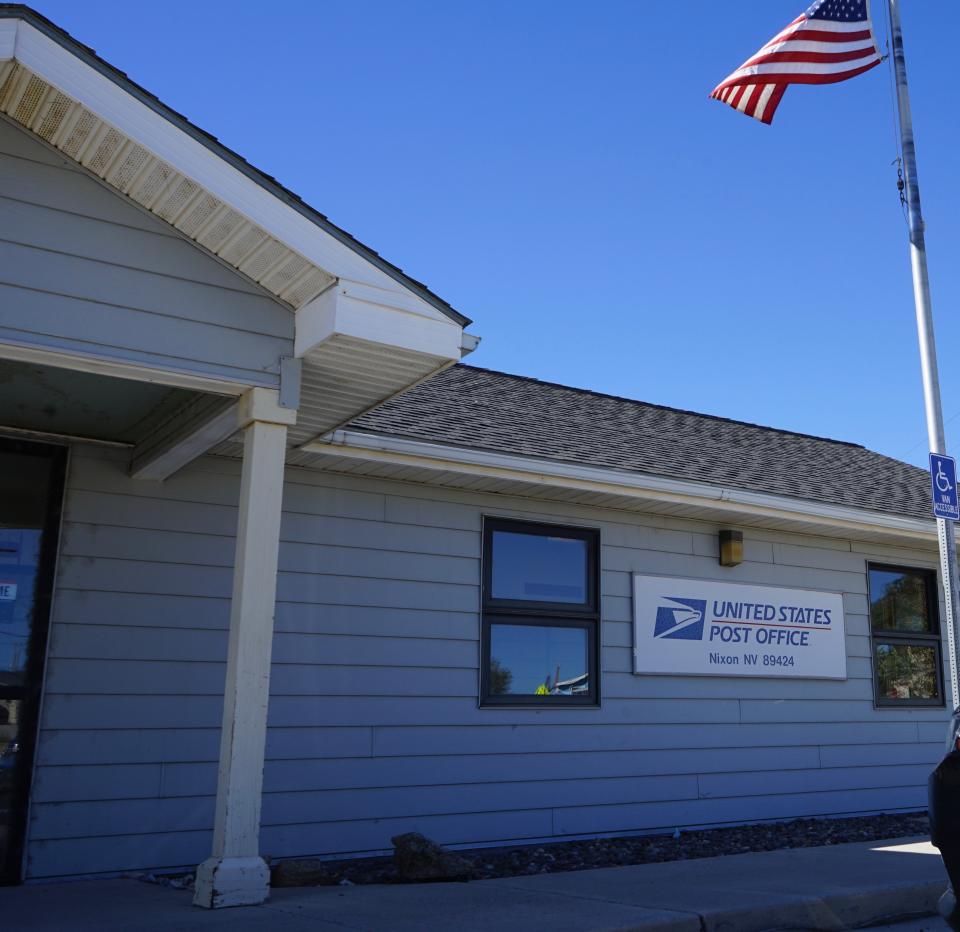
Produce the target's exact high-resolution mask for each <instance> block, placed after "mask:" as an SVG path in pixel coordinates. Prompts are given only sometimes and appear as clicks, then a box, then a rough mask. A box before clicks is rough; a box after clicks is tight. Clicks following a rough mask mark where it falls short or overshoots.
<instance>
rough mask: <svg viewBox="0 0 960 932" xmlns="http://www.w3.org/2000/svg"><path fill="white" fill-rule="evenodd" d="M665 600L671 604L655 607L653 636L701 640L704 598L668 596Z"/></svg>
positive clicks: (705, 611)
mask: <svg viewBox="0 0 960 932" xmlns="http://www.w3.org/2000/svg"><path fill="white" fill-rule="evenodd" d="M667 601H668V602H670V603H671V604H670V605H661V606H660V607H659V608H658V609H657V623H656V625H655V626H654V629H653V636H654V637H655V638H670V639H675V640H678V641H702V640H703V625H704V621H705V620H706V617H707V603H706V600H705V599H678V598H674V597H673V596H670V597H669V598H667Z"/></svg>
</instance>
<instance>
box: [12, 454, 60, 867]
mask: <svg viewBox="0 0 960 932" xmlns="http://www.w3.org/2000/svg"><path fill="white" fill-rule="evenodd" d="M65 463H66V449H65V448H63V447H54V446H47V445H45V444H39V443H28V442H24V441H19V440H5V439H0V883H4V884H10V883H18V882H19V881H20V864H21V860H22V855H23V839H24V832H25V829H26V814H27V796H28V793H29V789H30V773H31V769H32V765H33V744H34V739H35V735H36V729H37V714H38V712H39V707H40V693H41V689H42V685H43V665H44V656H45V654H46V646H47V629H48V627H49V621H50V599H51V594H52V591H53V575H54V567H55V561H56V554H57V532H58V528H59V524H60V503H61V499H62V497H63V480H64V470H65Z"/></svg>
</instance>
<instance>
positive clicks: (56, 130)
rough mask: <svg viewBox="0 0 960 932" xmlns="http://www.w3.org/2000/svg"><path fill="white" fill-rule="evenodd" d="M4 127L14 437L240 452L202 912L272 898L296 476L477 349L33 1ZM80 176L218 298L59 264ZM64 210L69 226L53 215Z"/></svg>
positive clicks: (8, 63)
mask: <svg viewBox="0 0 960 932" xmlns="http://www.w3.org/2000/svg"><path fill="white" fill-rule="evenodd" d="M0 131H2V132H5V133H6V134H7V138H8V140H10V139H12V143H11V145H12V149H11V148H10V147H9V146H8V148H7V151H4V150H3V149H2V147H0V161H2V162H4V165H6V166H7V167H10V169H11V171H10V172H7V173H6V177H7V181H6V188H5V187H4V173H3V172H0V207H2V208H3V209H4V210H7V211H8V212H9V213H10V214H11V217H13V218H14V220H15V221H16V222H17V223H18V224H21V225H20V227H19V228H20V229H21V230H22V231H23V235H22V237H21V241H20V242H17V243H16V244H15V247H16V249H17V250H19V252H17V253H16V254H14V253H10V255H9V256H8V257H7V258H3V259H0V262H2V265H0V287H3V288H5V289H9V293H10V295H11V297H10V298H9V299H6V298H5V299H4V300H3V301H2V302H0V405H2V407H0V410H2V414H0V433H6V434H8V435H9V434H15V435H21V436H24V435H29V436H30V437H33V438H38V439H47V440H51V441H55V442H71V441H75V440H83V441H90V442H95V443H108V444H111V445H114V446H118V447H121V448H123V449H125V450H127V451H128V453H129V470H130V473H131V475H132V476H133V477H134V478H136V479H140V480H143V481H162V480H163V479H165V478H167V477H169V476H171V475H173V474H174V473H175V472H176V471H177V470H179V469H181V468H182V467H183V466H185V465H186V464H188V463H189V462H191V461H192V460H193V459H195V458H197V457H199V456H201V455H202V454H204V453H205V452H208V451H210V450H213V449H216V450H218V452H226V453H231V454H234V455H237V456H241V457H242V459H243V469H242V480H241V489H240V498H239V502H238V505H239V522H238V528H237V542H236V556H235V562H234V581H233V592H232V603H231V617H230V632H229V648H228V658H227V673H226V686H225V693H224V698H225V702H224V716H223V728H222V743H221V753H220V771H219V784H218V793H217V807H216V820H215V827H214V842H213V851H212V854H211V857H210V859H208V860H207V861H206V862H204V864H203V865H202V866H201V869H200V871H199V873H198V878H197V894H196V902H197V903H198V905H202V906H207V907H211V906H227V905H240V904H244V903H258V902H262V901H263V899H264V898H265V897H266V896H267V893H268V884H269V875H268V872H267V868H266V865H265V863H264V862H263V860H262V859H261V857H260V852H259V822H260V796H261V786H262V771H263V750H264V740H265V730H266V712H267V701H268V695H269V674H270V654H271V643H272V634H273V614H274V601H275V590H276V574H277V551H278V537H279V524H280V513H281V498H282V492H283V473H284V468H285V466H286V464H287V463H288V462H290V460H291V459H292V458H295V457H296V456H297V453H296V450H297V449H299V448H301V447H302V446H303V445H304V444H307V443H309V442H311V441H312V440H315V439H317V438H319V437H321V436H324V435H326V434H328V433H329V432H330V431H331V430H335V429H337V428H338V427H340V426H341V425H344V424H346V423H347V422H349V421H351V420H352V419H354V418H355V417H357V416H358V415H359V414H361V413H363V412H364V411H367V410H369V409H371V408H373V407H375V406H377V405H379V404H380V403H382V402H383V401H385V400H387V399H389V398H391V397H393V396H395V395H396V394H398V393H401V392H403V391H404V390H406V389H408V388H409V387H411V386H412V385H415V384H416V383H418V382H420V381H422V380H423V379H426V378H429V377H430V376H431V375H433V374H435V373H437V372H439V371H440V370H442V369H444V368H445V367H447V366H450V365H452V364H453V363H455V362H456V361H458V360H459V359H460V358H461V356H463V355H464V354H465V353H467V352H469V351H470V350H471V349H473V348H474V347H475V346H476V343H477V339H476V338H475V337H471V336H469V335H467V334H465V333H464V328H465V327H466V326H467V325H468V324H469V320H468V319H467V318H465V317H464V316H463V315H461V314H459V313H458V312H457V311H455V310H454V309H453V308H451V307H450V306H449V305H448V304H446V302H444V301H443V300H442V299H440V298H439V297H437V296H436V295H434V294H433V293H432V292H430V291H429V290H428V289H427V288H425V287H424V286H423V285H421V284H420V283H418V282H416V281H414V280H413V279H411V278H409V277H408V276H407V275H405V274H404V273H403V272H402V271H401V270H399V269H397V268H396V267H395V266H393V265H391V264H390V263H388V262H386V261H385V260H384V259H382V258H381V257H380V256H379V255H377V254H376V253H374V252H373V251H372V250H370V249H368V248H367V247H365V246H364V245H362V244H361V243H359V242H357V241H356V240H355V239H353V238H352V237H351V236H350V235H349V234H347V233H345V232H344V231H343V230H341V229H339V228H338V227H336V226H335V225H334V224H332V223H330V221H328V220H327V219H326V218H325V217H323V216H322V215H321V214H319V213H317V212H316V211H314V210H313V209H312V208H310V207H309V206H308V205H306V204H304V203H303V202H302V201H301V200H300V199H299V198H297V197H296V195H294V194H292V193H291V192H289V191H287V190H286V189H284V188H283V187H282V186H281V185H279V184H278V183H277V182H276V181H275V180H273V179H272V178H270V177H268V176H266V175H264V174H262V173H261V172H259V171H258V170H256V169H254V168H253V167H252V166H250V165H249V164H248V163H246V162H245V161H244V160H243V159H242V158H240V157H239V156H238V155H236V153H233V152H231V151H230V150H228V149H226V148H225V147H224V146H222V145H220V144H219V143H218V142H217V141H216V140H215V139H213V137H211V136H209V135H207V134H206V133H204V132H203V131H201V130H199V129H198V128H196V127H195V126H193V125H192V124H190V123H189V122H188V121H187V120H186V119H185V118H184V117H182V116H180V115H179V114H177V113H174V112H173V111H171V110H169V109H168V108H167V107H165V106H164V105H163V104H162V103H160V101H158V100H157V99H156V98H155V97H153V96H152V95H151V94H149V93H148V92H147V91H145V90H143V89H142V88H140V87H138V86H137V85H136V84H134V83H133V82H132V81H130V80H129V78H127V77H126V76H125V75H124V74H122V73H121V72H119V71H117V70H116V69H114V68H112V67H111V66H110V65H109V64H107V63H106V62H104V61H103V60H102V59H100V58H99V57H97V56H96V54H95V53H93V52H92V51H91V50H90V49H89V48H87V47H85V46H83V45H81V44H80V43H78V42H76V41H75V40H74V39H72V38H71V37H70V36H69V35H67V34H66V33H64V32H63V31H62V30H60V29H58V28H57V27H56V26H55V25H53V24H52V23H50V22H49V21H48V20H46V19H44V18H43V17H41V16H39V15H38V14H36V13H34V12H33V11H31V10H29V9H27V8H25V7H20V6H11V5H4V6H0ZM11 134H12V135H11ZM20 147H22V149H23V151H21V148H20ZM31 147H32V148H31ZM28 150H29V151H28ZM37 153H40V154H39V155H37ZM58 167H59V168H58ZM64 167H65V168H66V173H63V172H62V171H61V174H63V175H64V178H66V179H67V181H68V182H69V184H77V185H79V184H81V182H82V184H83V185H86V186H87V189H86V190H87V194H85V195H84V196H85V197H87V196H88V195H89V192H90V191H92V190H93V188H92V187H91V183H92V182H95V183H96V185H98V186H99V188H98V190H99V191H100V192H101V193H100V194H98V195H96V196H97V197H101V198H102V197H104V196H107V195H105V194H104V193H103V189H104V188H105V189H106V191H107V192H109V197H110V198H116V199H119V201H121V202H122V210H123V211H127V215H126V216H127V217H128V218H129V217H131V216H133V214H131V213H130V211H131V210H134V211H137V212H138V213H137V215H136V216H137V217H143V218H146V219H144V220H142V221H141V220H137V221H136V222H134V221H130V220H129V219H128V220H127V221H126V223H127V226H126V227H123V226H122V225H121V226H118V227H117V229H116V231H114V230H112V229H111V228H110V227H109V224H107V223H105V222H100V221H102V220H103V218H102V217H101V218H99V219H98V221H97V222H98V226H97V227H96V240H97V241H96V244H94V245H96V248H97V249H100V250H101V252H103V251H106V252H107V253H109V254H110V255H111V256H113V257H115V256H119V255H120V253H121V252H123V249H121V248H119V247H120V246H122V247H123V248H126V245H127V244H125V243H123V242H122V241H123V240H124V238H125V237H127V236H129V237H130V238H132V239H135V238H136V237H138V236H146V235H154V233H156V231H157V229H159V225H160V224H162V225H163V231H162V232H163V233H164V236H163V238H162V241H161V239H158V240H157V242H158V244H159V245H163V246H164V248H165V249H166V247H167V245H168V243H167V241H169V244H172V245H170V248H169V249H167V252H169V253H170V256H171V257H172V258H170V259H169V260H165V261H168V262H172V263H173V266H170V265H168V266H167V267H166V272H165V274H166V275H167V276H169V277H170V278H171V279H176V278H177V276H176V263H177V262H178V261H189V262H193V261H194V259H196V261H201V260H200V259H197V257H202V262H203V263H207V266H205V269H204V270H203V271H204V276H206V280H205V281H204V283H203V287H204V288H206V289H208V290H207V291H203V292H202V294H201V299H200V300H197V302H196V304H195V305H191V304H190V300H194V298H193V297H191V296H190V295H187V297H186V298H184V297H183V296H184V295H185V294H186V292H184V291H183V289H180V290H177V289H176V288H173V287H172V286H171V288H170V289H167V288H166V287H163V288H160V287H157V288H154V287H153V284H152V283H153V282H159V283H160V284H164V283H166V282H167V281H168V279H166V278H162V277H161V278H158V277H154V278H137V277H136V275H138V274H139V271H137V272H136V273H134V271H132V267H131V266H130V265H129V263H128V264H125V263H126V260H125V259H123V258H122V257H121V258H112V259H111V260H110V261H111V263H112V264H111V265H110V269H111V274H110V275H103V276H96V275H93V276H89V275H87V276H86V277H84V274H82V273H83V264H84V263H85V262H92V261H97V262H100V261H102V256H101V255H100V254H97V255H94V254H93V252H94V245H90V253H89V254H87V252H86V249H87V247H86V245H84V239H83V236H82V235H79V234H78V235H77V236H75V237H74V240H73V241H72V243H79V244H80V245H79V246H77V247H76V249H75V250H74V251H75V252H76V253H77V256H73V255H72V254H71V256H70V261H71V262H75V264H74V265H73V266H70V267H69V268H67V266H66V265H63V264H62V262H65V261H66V260H61V259H57V260H56V262H55V261H54V260H53V259H52V258H50V259H49V265H47V264H45V263H47V262H48V258H45V257H52V256H55V255H56V256H63V255H65V254H66V253H65V247H64V245H63V243H64V238H65V237H67V236H68V234H69V235H73V234H72V233H71V232H70V230H68V229H67V227H71V225H72V224H74V221H75V218H77V217H79V216H81V215H82V213H83V211H82V210H80V209H79V208H78V207H77V205H76V203H73V202H71V203H69V204H65V203H63V204H62V203H60V202H59V201H58V198H60V197H67V196H72V195H70V194H69V192H68V193H67V194H63V195H61V194H60V193H59V189H58V188H57V187H56V186H51V185H49V184H47V183H46V181H45V176H44V175H43V172H44V171H48V172H49V171H52V170H53V169H54V168H58V170H62V169H63V168H64ZM17 172H22V173H23V175H22V178H23V179H26V180H23V181H18V180H17V179H18V178H19V177H21V176H19V175H17ZM31 172H32V173H34V175H31V174H30V173H31ZM34 176H36V177H34ZM11 185H12V186H13V188H11ZM17 185H22V186H21V187H17ZM31 185H34V187H31ZM64 190H65V191H66V190H67V189H64ZM77 190H78V191H79V188H78V189H77ZM69 191H73V188H70V189H69ZM28 195H29V196H28ZM89 196H91V197H92V195H89ZM21 201H22V203H21ZM27 202H29V204H30V207H31V210H32V212H30V213H29V216H27V214H26V213H24V208H23V204H26V203H27ZM112 203H117V202H112ZM34 207H35V208H36V209H35V210H33V209H32V208H34ZM84 209H85V208H84ZM58 210H59V211H60V214H59V216H60V217H61V218H63V223H62V224H60V225H58V224H57V223H55V222H53V221H50V222H48V221H47V220H45V219H44V217H46V216H47V215H48V214H49V216H50V217H53V215H54V213H53V212H56V211H58ZM117 210H121V206H118V207H117ZM24 217H26V220H23V222H22V223H21V219H22V218H24ZM27 221H29V222H27ZM141 225H143V227H144V229H140V228H139V227H140V226H141ZM151 225H152V226H151ZM78 229H79V228H78ZM125 231H127V232H125ZM118 244H119V245H118ZM174 247H176V248H174ZM177 250H179V252H178V251H177ZM178 256H180V257H181V258H180V259H178V258H177V257H178ZM21 260H23V261H21ZM45 270H46V271H45ZM150 274H151V275H153V272H151V273H150ZM191 274H192V273H191ZM44 275H46V278H47V279H48V281H45V282H44V281H40V282H39V283H38V276H40V277H41V278H42V277H43V276H44ZM224 275H226V276H227V278H226V279H224V278H223V276H224ZM31 276H32V277H31ZM58 276H60V277H62V280H58ZM188 277H189V276H186V275H185V278H188ZM67 278H70V279H71V281H70V283H69V284H70V287H69V288H68V287H66V284H67V283H66V279H67ZM81 279H82V280H83V286H82V288H80V290H81V291H83V293H82V294H80V295H79V296H77V295H76V294H73V292H75V291H76V290H77V282H78V281H80V280H81ZM177 288H179V285H178V286H177ZM212 288H216V289H218V290H217V291H216V293H215V294H216V299H217V300H215V301H212V302H211V301H208V300H206V297H205V296H206V295H214V291H212V290H209V289H212ZM111 289H114V290H115V294H114V292H111ZM121 292H123V300H120V297H119V296H120V293H121ZM38 295H40V297H39V298H38V297H37V296H38ZM184 300H185V301H186V303H183V301H184ZM61 305H62V306H61ZM87 315H89V316H87ZM221 335H222V336H221Z"/></svg>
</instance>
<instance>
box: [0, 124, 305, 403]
mask: <svg viewBox="0 0 960 932" xmlns="http://www.w3.org/2000/svg"><path fill="white" fill-rule="evenodd" d="M0 230H2V231H3V232H2V233H0V341H8V342H16V343H21V344H29V345H35V346H40V347H44V348H60V349H66V350H70V351H73V352H80V353H85V352H89V353H93V354H96V355H107V356H111V357H113V358H115V359H117V360H118V361H122V362H132V363H142V364H145V365H152V366H161V367H165V366H166V367H173V368H176V369H178V370H182V371H188V372H194V373H196V374H199V375H209V376H213V377H224V378H227V379H233V380H240V381H245V382H250V383H252V384H261V385H275V384H277V381H278V365H279V359H280V357H282V356H288V355H290V354H291V353H292V335H293V315H292V314H291V313H290V312H289V311H288V310H286V309H285V308H283V307H282V306H281V305H280V304H279V303H278V302H277V301H275V300H273V299H271V298H269V297H267V296H266V295H264V294H262V293H261V292H259V291H258V289H257V288H256V287H255V286H253V285H251V284H250V283H249V282H247V281H246V280H245V279H243V278H242V277H241V276H240V275H238V274H236V273H234V272H232V271H230V270H228V269H227V268H226V267H225V266H223V265H221V264H220V263H219V262H218V261H217V260H216V259H214V258H212V257H211V256H208V255H206V254H204V252H203V251H202V250H200V249H199V248H197V247H196V246H194V245H193V244H191V243H189V242H187V241H186V240H185V239H183V238H182V237H181V236H179V235H178V234H176V233H174V232H173V231H172V230H171V228H170V227H169V226H168V225H166V224H165V223H163V222H162V221H161V220H159V219H155V218H153V217H150V216H148V215H146V214H145V213H144V212H143V211H142V210H140V209H138V208H136V207H134V206H133V205H132V204H131V203H129V202H127V200H126V199H125V198H123V197H121V196H119V195H117V194H116V193H114V192H111V191H108V190H107V189H106V188H105V187H104V186H103V185H101V184H99V183H98V182H96V181H94V180H93V179H92V178H90V177H88V176H87V175H86V174H85V173H84V172H83V171H82V170H80V169H79V168H77V167H76V166H75V165H72V164H70V163H68V162H66V161H65V160H64V159H63V158H62V157H61V156H59V155H57V154H55V153H53V152H51V151H49V150H48V149H47V148H46V147H44V146H43V145H42V144H41V143H39V142H38V141H36V140H35V139H33V138H31V137H30V136H29V135H28V134H27V133H26V132H24V131H23V130H21V129H18V128H16V127H14V126H11V125H10V124H9V123H6V122H2V121H0Z"/></svg>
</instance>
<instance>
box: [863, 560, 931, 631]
mask: <svg viewBox="0 0 960 932" xmlns="http://www.w3.org/2000/svg"><path fill="white" fill-rule="evenodd" d="M929 605H930V602H929V598H928V593H927V577H926V575H924V574H920V573H911V572H907V571H904V572H898V571H896V570H881V569H873V570H871V571H870V621H871V624H872V625H873V627H874V629H879V630H883V631H913V632H917V631H921V632H922V631H929V630H930V618H929Z"/></svg>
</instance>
